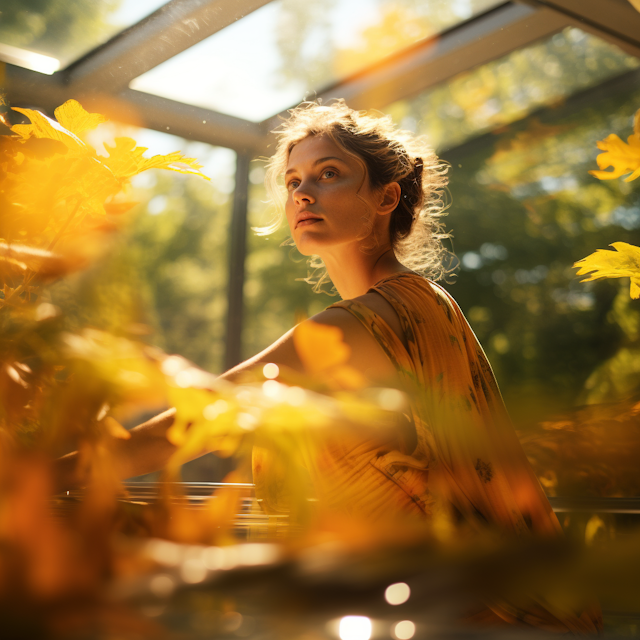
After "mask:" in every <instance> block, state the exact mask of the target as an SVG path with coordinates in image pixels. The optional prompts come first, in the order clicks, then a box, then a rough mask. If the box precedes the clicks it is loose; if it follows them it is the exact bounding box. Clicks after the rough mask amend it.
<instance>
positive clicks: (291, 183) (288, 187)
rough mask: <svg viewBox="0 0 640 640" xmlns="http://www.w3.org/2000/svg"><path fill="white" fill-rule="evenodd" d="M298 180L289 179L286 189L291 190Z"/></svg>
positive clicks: (295, 186)
mask: <svg viewBox="0 0 640 640" xmlns="http://www.w3.org/2000/svg"><path fill="white" fill-rule="evenodd" d="M299 184H300V182H299V181H298V180H290V181H289V184H287V189H289V191H292V190H293V189H297V188H298V185H299Z"/></svg>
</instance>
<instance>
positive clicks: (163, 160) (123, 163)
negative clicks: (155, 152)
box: [104, 138, 210, 180]
mask: <svg viewBox="0 0 640 640" xmlns="http://www.w3.org/2000/svg"><path fill="white" fill-rule="evenodd" d="M104 146H105V149H107V151H108V152H109V157H108V158H107V159H106V160H105V164H106V165H107V166H108V167H109V168H110V169H111V170H112V171H113V173H114V174H115V175H116V177H117V178H118V179H120V180H125V179H128V178H131V177H132V176H135V175H136V174H138V173H141V172H142V171H146V170H147V169H169V170H170V171H177V172H178V173H186V174H189V175H196V176H200V177H201V178H204V179H205V180H210V178H209V177H207V176H205V175H204V174H203V173H200V172H199V171H198V169H200V168H202V165H200V164H198V162H197V161H196V160H195V159H194V158H185V157H184V156H183V155H182V153H180V151H174V152H173V153H168V154H167V155H164V156H153V157H151V158H143V157H142V154H143V153H144V152H145V151H146V150H147V149H146V147H137V146H136V141H135V140H133V139H131V138H116V140H115V145H113V146H111V145H108V144H105V145H104Z"/></svg>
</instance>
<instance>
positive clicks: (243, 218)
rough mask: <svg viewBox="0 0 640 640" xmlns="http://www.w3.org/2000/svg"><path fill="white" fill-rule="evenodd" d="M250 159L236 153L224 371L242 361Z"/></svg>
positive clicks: (247, 156) (230, 227)
mask: <svg viewBox="0 0 640 640" xmlns="http://www.w3.org/2000/svg"><path fill="white" fill-rule="evenodd" d="M251 157H252V156H250V155H249V154H246V153H238V155H237V160H236V188H235V191H234V194H233V210H232V212H231V223H230V225H229V289H228V296H227V300H228V307H227V331H226V344H225V354H224V370H225V371H227V370H228V369H231V368H232V367H235V366H236V365H237V364H238V363H239V362H240V361H241V359H242V316H243V311H244V296H243V288H244V261H245V257H246V254H247V206H248V202H249V163H250V162H251Z"/></svg>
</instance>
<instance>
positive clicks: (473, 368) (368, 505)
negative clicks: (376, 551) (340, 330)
mask: <svg viewBox="0 0 640 640" xmlns="http://www.w3.org/2000/svg"><path fill="white" fill-rule="evenodd" d="M370 291H375V292H377V293H379V294H380V295H381V296H383V297H384V298H385V300H386V301H387V302H388V303H389V304H390V305H391V306H392V307H393V308H394V310H395V311H396V313H397V314H398V317H399V318H400V322H401V326H402V330H403V333H404V337H405V340H406V344H407V347H408V348H407V347H405V346H404V344H403V342H402V341H401V340H400V339H399V337H398V336H397V335H396V334H395V332H394V331H393V330H392V329H391V328H390V327H389V325H388V324H387V323H386V322H385V321H384V320H383V319H382V318H381V317H380V316H379V315H377V314H376V313H375V312H373V311H372V310H371V309H369V308H368V307H366V306H365V305H364V304H362V303H360V302H358V301H356V300H343V301H340V302H337V303H335V304H333V305H331V307H329V308H336V307H339V308H342V309H345V310H346V311H348V312H349V313H351V314H353V315H354V316H355V317H356V318H357V319H358V320H359V321H360V322H361V323H362V324H363V325H364V327H366V329H367V330H368V331H369V332H370V333H371V335H372V336H373V337H374V338H375V339H376V341H377V342H378V343H379V344H380V346H381V347H382V349H383V350H384V351H385V353H386V354H387V356H388V357H389V358H390V360H391V361H392V362H393V364H394V365H395V368H396V369H397V371H398V373H399V376H400V378H401V380H402V382H403V384H404V387H405V388H406V390H407V392H408V395H409V399H410V402H409V406H410V409H409V413H410V415H409V416H407V417H408V418H409V422H410V423H411V424H412V425H413V428H414V429H415V433H414V434H413V436H414V438H413V439H412V440H411V444H410V445H409V446H407V445H403V444H402V443H401V442H400V443H398V442H395V446H394V442H388V443H383V444H381V443H380V442H379V441H376V442H373V441H363V439H362V438H360V439H358V438H350V437H344V438H340V439H335V440H334V441H333V442H331V443H328V444H326V446H324V448H322V450H321V451H318V450H316V453H315V455H314V459H313V460H309V461H308V464H307V467H308V468H309V469H310V471H311V477H312V480H313V483H314V485H315V486H316V490H317V491H319V493H320V494H321V498H322V499H323V500H325V501H326V502H327V503H330V504H332V505H336V506H338V507H342V508H345V509H346V510H348V511H350V512H351V513H352V514H355V515H363V516H365V517H366V518H368V519H372V518H373V519H379V521H380V522H382V521H384V519H386V520H387V521H389V519H393V518H394V516H395V515H400V514H402V515H406V514H411V515H413V516H418V517H422V518H423V519H424V518H425V517H426V518H430V517H433V516H434V515H436V512H437V511H438V509H439V508H440V507H441V506H442V504H447V505H451V506H453V508H454V509H453V510H454V511H455V513H456V517H457V518H458V523H459V524H460V525H461V528H462V529H466V530H467V531H468V532H470V533H471V534H473V532H474V531H478V532H480V531H483V530H484V531H486V530H487V528H493V529H495V530H498V531H500V532H501V533H503V534H505V535H507V536H508V535H509V534H513V535H515V536H522V535H529V534H530V533H533V534H537V535H543V536H549V537H556V536H559V535H562V529H561V527H560V524H559V522H558V519H557V518H556V516H555V514H554V513H553V510H552V508H551V505H550V504H549V501H548V500H547V498H546V496H545V494H544V492H543V490H542V487H541V486H540V483H539V482H538V479H537V478H536V476H535V473H534V471H533V469H532V467H531V465H530V463H529V461H528V460H527V458H526V455H525V453H524V451H523V449H522V446H521V445H520V442H519V440H518V438H517V435H516V433H515V430H514V428H513V425H512V423H511V421H510V419H509V416H508V414H507V411H506V409H505V405H504V402H503V400H502V397H501V395H500V391H499V389H498V385H497V383H496V380H495V377H494V375H493V371H492V369H491V366H490V364H489V362H488V360H487V357H486V355H485V354H484V351H483V350H482V347H481V346H480V344H479V342H478V340H477V338H476V336H475V335H474V333H473V331H472V329H471V327H470V326H469V324H468V323H467V321H466V319H465V317H464V315H463V314H462V311H461V310H460V308H459V307H458V305H457V304H456V302H455V301H454V300H453V298H452V297H451V296H450V295H449V294H448V293H447V292H446V291H445V290H444V289H443V288H442V287H441V286H439V285H437V284H435V283H434V282H432V281H430V280H427V279H425V278H423V277H422V276H420V275H418V274H416V273H413V272H402V273H398V274H394V275H392V276H389V277H387V278H384V279H383V280H381V281H379V282H378V283H377V284H376V285H375V286H374V287H373V288H372V289H370ZM489 606H490V610H487V612H488V614H490V615H489V616H485V617H484V619H485V620H490V619H491V616H493V619H494V620H502V621H505V622H508V623H517V622H525V623H527V624H531V625H534V626H537V627H542V628H547V629H552V630H556V631H561V632H569V633H596V632H597V631H598V630H600V629H601V628H602V621H601V616H600V613H599V610H598V608H597V606H593V607H590V608H589V609H588V610H586V611H584V612H582V614H581V615H577V614H573V613H571V612H567V611H555V613H552V612H551V611H550V609H549V606H548V603H542V602H538V603H535V602H533V603H532V606H530V607H527V609H526V610H523V609H521V608H519V607H518V606H516V605H513V604H511V603H508V602H503V601H500V602H492V603H490V605H489ZM481 618H482V616H481ZM481 618H479V619H481Z"/></svg>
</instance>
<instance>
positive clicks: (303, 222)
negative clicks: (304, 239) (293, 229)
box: [297, 218, 321, 227]
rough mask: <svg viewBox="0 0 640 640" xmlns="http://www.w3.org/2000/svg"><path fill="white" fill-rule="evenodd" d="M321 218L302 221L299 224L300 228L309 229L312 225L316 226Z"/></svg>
mask: <svg viewBox="0 0 640 640" xmlns="http://www.w3.org/2000/svg"><path fill="white" fill-rule="evenodd" d="M320 220H321V218H307V219H306V220H300V222H298V225H297V226H298V227H308V226H309V225H310V224H315V223H316V222H320Z"/></svg>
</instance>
